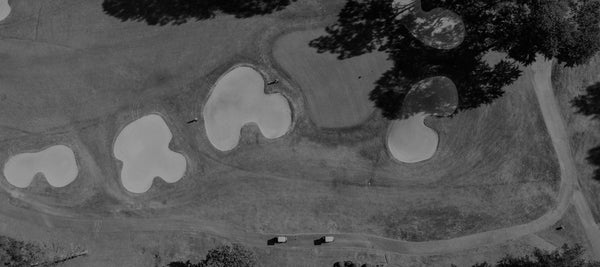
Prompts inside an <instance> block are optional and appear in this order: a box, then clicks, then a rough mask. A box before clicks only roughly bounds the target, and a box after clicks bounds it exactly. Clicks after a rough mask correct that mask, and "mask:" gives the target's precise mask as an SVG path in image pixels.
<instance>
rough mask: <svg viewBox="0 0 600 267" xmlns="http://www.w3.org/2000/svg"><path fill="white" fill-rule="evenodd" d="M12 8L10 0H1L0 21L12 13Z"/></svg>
mask: <svg viewBox="0 0 600 267" xmlns="http://www.w3.org/2000/svg"><path fill="white" fill-rule="evenodd" d="M10 11H11V8H10V5H9V4H8V0H0V21H3V20H4V19H5V18H6V17H8V15H9V14H10Z"/></svg>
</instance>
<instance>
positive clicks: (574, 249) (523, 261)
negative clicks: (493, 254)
mask: <svg viewBox="0 0 600 267" xmlns="http://www.w3.org/2000/svg"><path fill="white" fill-rule="evenodd" d="M583 252H584V250H583V248H582V247H581V246H580V245H574V246H568V245H566V244H565V245H563V246H562V247H561V248H559V249H557V250H554V251H544V250H540V249H538V248H536V249H535V250H534V251H533V253H532V254H531V255H525V256H521V257H515V256H511V255H507V256H505V257H504V258H502V259H500V260H499V261H498V262H497V263H496V264H495V265H494V264H489V263H487V262H483V263H477V264H475V265H473V267H493V266H495V267H600V262H597V261H588V260H585V259H583V257H582V256H583Z"/></svg>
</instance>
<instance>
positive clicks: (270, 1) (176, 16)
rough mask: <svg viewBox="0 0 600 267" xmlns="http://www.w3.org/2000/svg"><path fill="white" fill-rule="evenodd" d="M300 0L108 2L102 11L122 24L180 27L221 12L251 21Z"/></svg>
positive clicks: (120, 0) (129, 0)
mask: <svg viewBox="0 0 600 267" xmlns="http://www.w3.org/2000/svg"><path fill="white" fill-rule="evenodd" d="M295 1H296V0H227V1H224V0H104V2H103V3H102V8H103V10H104V12H105V13H106V14H108V15H110V16H113V17H116V18H118V19H120V20H121V21H128V20H132V21H144V22H146V23H148V24H149V25H167V24H173V25H179V24H182V23H185V22H187V21H190V20H204V19H210V18H213V17H215V15H217V14H218V13H224V14H230V15H234V16H235V17H236V18H248V17H252V16H255V15H266V14H270V13H272V12H274V11H279V10H282V9H284V8H285V7H287V6H288V5H289V4H291V3H292V2H295Z"/></svg>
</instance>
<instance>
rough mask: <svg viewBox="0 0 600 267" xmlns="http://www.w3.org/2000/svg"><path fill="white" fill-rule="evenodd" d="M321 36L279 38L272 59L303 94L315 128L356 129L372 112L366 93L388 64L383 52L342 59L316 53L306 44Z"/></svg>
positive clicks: (301, 34) (295, 34)
mask: <svg viewBox="0 0 600 267" xmlns="http://www.w3.org/2000/svg"><path fill="white" fill-rule="evenodd" d="M322 35H325V31H324V30H322V29H318V30H306V31H296V32H292V33H289V34H286V35H283V36H282V37H280V39H278V40H277V41H276V43H275V44H274V48H273V56H274V57H275V59H276V61H277V62H278V63H279V64H280V65H281V67H282V68H283V70H285V71H286V73H287V74H288V75H289V76H288V77H289V79H290V80H292V81H294V82H295V83H296V84H297V86H298V87H299V88H300V89H301V90H302V92H303V93H304V96H305V97H306V102H307V104H308V111H309V114H310V118H311V120H312V121H313V122H314V123H315V124H316V125H317V126H320V127H324V128H343V127H352V126H356V125H358V124H360V123H362V122H364V121H365V120H366V119H367V118H368V117H369V116H370V115H371V114H372V113H373V111H374V107H373V103H372V102H371V101H369V92H370V91H371V90H373V88H374V86H375V81H377V79H379V77H381V75H382V74H383V72H384V71H386V70H388V69H389V68H390V67H391V66H392V64H391V62H389V61H387V60H386V59H387V55H386V54H383V53H371V54H366V55H362V56H359V57H355V58H350V59H346V60H339V59H337V55H335V54H331V53H323V54H319V53H317V49H315V48H312V47H310V46H309V45H308V44H309V42H310V41H311V40H313V39H315V38H317V37H319V36H322Z"/></svg>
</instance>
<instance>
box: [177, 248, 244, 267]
mask: <svg viewBox="0 0 600 267" xmlns="http://www.w3.org/2000/svg"><path fill="white" fill-rule="evenodd" d="M168 266H169V267H252V266H256V257H255V256H254V253H253V252H252V251H250V250H248V249H246V248H245V247H244V246H242V245H239V244H233V245H231V246H219V247H216V248H214V249H211V250H210V251H208V253H207V254H206V257H205V259H204V260H202V261H201V262H199V263H197V264H193V263H190V261H186V262H182V261H178V262H171V263H169V265H168Z"/></svg>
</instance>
